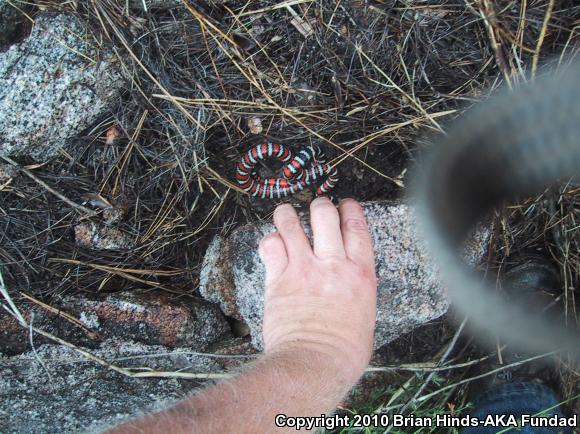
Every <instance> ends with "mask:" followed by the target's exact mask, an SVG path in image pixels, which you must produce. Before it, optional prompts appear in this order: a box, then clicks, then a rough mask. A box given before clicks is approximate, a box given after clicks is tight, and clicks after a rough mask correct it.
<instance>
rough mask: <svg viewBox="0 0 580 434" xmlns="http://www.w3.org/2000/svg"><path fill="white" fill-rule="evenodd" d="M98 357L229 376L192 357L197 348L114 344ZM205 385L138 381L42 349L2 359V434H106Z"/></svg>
mask: <svg viewBox="0 0 580 434" xmlns="http://www.w3.org/2000/svg"><path fill="white" fill-rule="evenodd" d="M91 353H92V354H93V355H94V356H96V357H99V358H100V359H103V360H106V361H108V362H109V363H114V364H115V365H117V366H119V367H122V368H133V369H135V370H136V371H139V370H140V371H143V370H144V369H151V370H155V371H164V372H177V371H179V372H181V373H185V372H191V373H196V374H202V373H215V372H220V371H221V369H220V367H219V366H217V365H216V364H215V362H214V358H213V357H208V356H205V355H200V354H195V353H192V352H191V350H190V349H189V348H181V349H178V350H174V351H168V349H167V348H166V347H163V346H146V345H141V344H136V343H130V342H119V341H106V342H105V343H104V344H103V346H102V347H101V348H100V349H99V350H96V351H95V350H93V351H91ZM203 381H204V380H200V379H183V378H131V377H127V376H125V375H122V374H120V373H117V372H114V371H112V370H110V369H108V368H107V367H103V366H101V365H99V364H97V363H95V362H92V361H88V360H87V359H86V358H85V357H83V356H82V355H80V354H79V353H78V352H76V351H74V350H72V349H70V348H68V347H66V346H61V345H48V344H45V345H40V346H38V347H36V349H35V351H31V352H29V353H25V354H21V355H18V356H13V357H0V396H2V405H0V432H2V433H14V434H20V433H22V434H45V433H73V432H90V433H95V432H101V431H102V430H103V429H105V428H107V427H110V426H113V425H115V424H117V423H118V422H121V421H123V420H126V419H129V418H131V417H133V416H136V415H138V414H144V413H148V412H150V411H155V410H158V409H161V408H163V407H165V406H167V405H168V404H170V403H172V402H174V401H176V400H179V399H181V398H184V397H185V396H187V395H189V394H190V393H191V392H192V391H194V390H195V389H196V388H199V387H200V386H201V385H203Z"/></svg>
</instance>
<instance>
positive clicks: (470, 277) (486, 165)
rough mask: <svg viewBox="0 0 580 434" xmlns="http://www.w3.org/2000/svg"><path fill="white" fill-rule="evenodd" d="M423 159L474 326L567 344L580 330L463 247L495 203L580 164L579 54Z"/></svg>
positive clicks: (427, 191)
mask: <svg viewBox="0 0 580 434" xmlns="http://www.w3.org/2000/svg"><path fill="white" fill-rule="evenodd" d="M433 149H434V152H432V154H431V155H430V157H429V158H428V159H427V163H426V164H424V165H422V166H419V167H418V171H417V173H416V177H417V178H419V181H418V183H417V186H416V188H415V194H416V196H417V197H418V199H419V211H420V220H421V221H422V226H423V229H424V235H425V236H426V238H427V242H428V244H429V245H430V247H431V249H432V252H433V254H434V257H436V258H437V259H438V260H439V261H438V262H439V264H440V267H441V272H442V277H443V279H444V281H445V284H446V285H447V287H448V288H449V294H450V298H451V301H452V302H453V303H454V304H455V306H456V308H457V309H458V310H459V311H461V312H462V313H464V314H465V315H468V316H469V318H470V320H471V322H472V323H473V326H474V328H475V329H478V330H479V331H480V332H491V334H493V335H495V336H502V337H504V338H505V339H506V340H508V341H509V342H512V343H515V344H516V345H519V346H520V347H521V348H525V349H526V350H527V351H534V352H537V351H553V350H557V349H565V350H569V351H571V353H573V354H575V355H576V356H578V354H579V349H580V339H578V337H577V336H576V335H574V334H573V333H571V332H568V331H566V330H565V329H564V328H562V327H560V326H557V325H556V324H555V323H552V322H550V321H547V320H546V319H543V318H540V317H535V316H532V315H530V314H529V313H528V312H527V311H525V310H524V309H523V307H522V306H519V305H516V304H513V303H512V304H507V303H506V302H505V301H504V300H502V299H501V298H500V297H499V296H498V295H497V294H496V293H495V291H494V290H493V289H494V288H491V287H487V285H486V284H484V283H483V282H482V279H481V278H480V277H477V276H475V275H474V274H473V273H472V272H470V271H469V270H468V269H467V268H466V266H465V265H464V264H463V262H462V260H461V259H460V257H459V255H458V253H457V252H458V250H459V249H458V247H459V245H460V244H461V243H462V241H463V240H465V238H466V237H467V235H468V233H469V231H470V230H471V229H472V228H473V227H474V226H475V224H476V222H477V221H478V220H479V219H481V218H482V217H483V216H484V215H485V214H487V213H489V212H490V211H491V210H492V209H493V208H494V207H496V206H498V205H501V204H502V203H505V202H506V201H508V200H514V199H517V198H519V197H522V196H524V195H525V196H530V195H534V194H537V193H541V192H542V191H544V189H545V188H546V187H547V186H549V185H550V184H554V183H557V182H559V181H560V182H567V181H569V180H570V178H571V177H573V176H575V175H577V174H578V173H579V172H580V64H572V65H568V66H567V67H566V68H565V69H564V70H563V71H559V72H558V73H554V72H553V71H546V73H545V74H543V77H542V78H539V79H538V80H536V81H535V82H533V83H532V84H526V85H522V86H521V87H520V88H519V89H517V90H516V91H513V92H507V91H504V92H503V93H501V94H499V95H498V96H496V97H492V98H490V99H489V100H488V101H486V102H484V103H482V104H480V105H479V106H478V107H476V108H475V109H474V110H471V112H470V113H469V114H467V115H466V116H464V117H463V118H462V119H461V120H460V121H459V122H456V123H455V125H453V127H452V128H451V129H450V131H449V134H448V136H447V137H445V138H444V139H442V140H441V143H437V144H436V146H434V147H433Z"/></svg>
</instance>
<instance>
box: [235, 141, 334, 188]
mask: <svg viewBox="0 0 580 434" xmlns="http://www.w3.org/2000/svg"><path fill="white" fill-rule="evenodd" d="M266 158H275V159H277V160H280V161H281V162H282V163H284V164H285V165H284V168H283V172H282V173H283V176H282V177H278V178H263V177H261V176H260V175H259V174H258V173H257V171H256V164H257V163H258V161H260V160H265V159H266ZM323 178H326V179H324V181H323V182H322V184H320V186H319V187H318V188H317V189H316V195H317V196H322V195H325V194H327V193H328V192H329V190H331V189H332V188H334V186H335V185H336V183H337V182H338V172H337V170H336V169H335V168H334V167H332V166H331V165H330V164H328V163H327V162H326V157H325V155H324V153H323V152H322V150H321V149H320V148H319V147H318V146H305V147H303V148H301V149H300V150H299V151H298V153H297V154H294V153H293V152H292V151H291V150H290V149H288V148H287V147H286V146H284V145H279V144H277V143H271V142H267V143H262V144H258V145H254V146H252V147H251V148H250V149H248V151H247V152H246V153H245V154H244V156H243V157H242V159H241V161H240V162H239V163H238V165H237V170H236V180H237V181H238V184H239V185H240V187H241V189H242V190H244V191H245V192H247V193H249V194H250V195H252V196H256V197H260V198H262V199H280V198H282V197H286V196H289V195H291V194H294V193H297V192H299V191H302V190H304V188H305V187H307V186H309V185H310V184H312V183H314V182H315V181H317V180H322V179H323Z"/></svg>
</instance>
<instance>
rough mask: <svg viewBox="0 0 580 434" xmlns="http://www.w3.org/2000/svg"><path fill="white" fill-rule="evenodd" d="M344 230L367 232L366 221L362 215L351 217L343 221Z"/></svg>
mask: <svg viewBox="0 0 580 434" xmlns="http://www.w3.org/2000/svg"><path fill="white" fill-rule="evenodd" d="M344 226H345V228H346V230H348V231H351V232H356V233H368V226H367V222H366V220H365V218H364V217H351V218H348V219H347V220H346V221H345V222H344Z"/></svg>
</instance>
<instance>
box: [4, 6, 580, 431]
mask: <svg viewBox="0 0 580 434" xmlns="http://www.w3.org/2000/svg"><path fill="white" fill-rule="evenodd" d="M194 3H195V4H194ZM287 3H288V4H280V2H272V1H262V0H260V1H257V2H250V3H248V2H241V1H237V0H224V1H221V0H220V1H209V0H208V1H203V2H181V1H171V2H170V1H165V2H164V1H154V0H132V1H129V2H125V1H116V0H102V1H95V2H86V3H85V2H57V1H50V0H36V1H32V2H24V1H20V0H10V1H8V0H0V277H1V278H2V279H0V290H1V291H0V292H1V295H2V297H0V307H1V308H0V396H1V397H2V399H1V403H0V432H2V433H3V432H21V433H47V432H76V431H89V432H92V431H98V430H99V429H100V428H102V427H104V426H107V425H110V424H113V423H115V422H116V421H118V420H121V419H123V418H126V417H128V416H130V415H131V414H135V413H138V412H143V411H148V410H150V409H152V408H157V407H159V406H162V405H163V404H164V403H165V402H167V401H171V400H174V399H178V398H180V397H183V396H185V395H186V394H188V393H191V392H192V391H194V390H195V389H196V388H197V387H199V386H200V385H203V384H204V382H207V381H213V380H219V379H220V378H224V377H227V376H228V375H229V374H230V373H231V372H233V371H235V370H236V369H238V367H239V366H241V365H242V364H243V363H245V362H247V361H248V360H251V358H252V357H254V355H255V354H256V353H257V352H259V350H260V348H261V336H260V331H261V318H262V310H263V306H262V294H263V286H262V285H263V283H262V282H263V267H262V264H261V263H260V261H259V259H258V256H257V254H256V248H257V244H258V242H259V239H260V237H261V236H263V234H265V233H268V232H269V231H271V230H272V225H271V224H270V223H269V220H270V216H271V211H272V210H273V208H274V206H275V205H276V203H278V202H280V201H266V200H260V199H252V198H249V197H247V196H246V195H244V194H242V193H241V192H240V191H238V190H237V188H236V186H235V184H234V181H233V180H234V177H233V174H234V167H235V163H236V162H237V161H238V159H239V158H240V156H241V155H242V153H243V152H244V151H245V150H246V149H247V147H248V146H249V145H250V144H253V143H256V142H257V141H261V140H273V141H279V142H281V143H286V144H289V145H291V146H294V147H298V146H300V145H301V144H304V143H319V144H321V145H322V146H323V147H324V149H325V152H326V153H327V154H328V155H329V156H330V158H331V161H332V163H333V164H335V165H336V167H337V168H338V169H339V173H340V177H341V180H340V182H339V184H338V186H337V189H336V190H335V191H334V192H333V198H335V199H338V198H342V197H355V198H357V199H358V200H360V201H362V202H364V204H365V205H364V206H365V212H366V213H367V217H368V219H369V222H370V226H371V232H372V235H373V241H374V244H375V254H376V258H377V263H376V265H377V273H378V277H379V306H378V308H379V311H378V323H377V333H376V336H375V346H376V349H377V351H376V354H375V358H374V359H373V366H375V368H377V367H381V366H382V367H383V368H384V369H376V370H375V371H373V372H369V373H368V374H367V376H366V377H365V380H364V381H363V382H362V383H361V386H360V387H359V388H358V389H357V390H356V391H355V393H354V394H353V396H352V397H351V399H350V400H349V401H348V402H346V403H345V404H344V406H345V408H350V406H356V405H358V404H356V403H357V402H358V403H360V402H361V400H363V401H365V402H371V398H370V396H371V395H373V394H374V392H373V391H375V390H376V389H377V385H378V388H379V389H380V390H383V389H384V388H385V384H389V385H391V388H390V389H388V391H387V392H386V393H384V394H382V395H380V396H381V398H380V399H382V400H383V401H381V402H380V403H377V406H383V405H386V403H388V404H389V405H390V406H393V407H394V408H400V407H401V406H402V405H403V404H404V402H407V403H412V404H413V405H419V404H416V403H415V402H414V401H412V400H409V399H410V398H412V395H413V393H415V391H417V390H418V391H424V392H425V393H427V391H429V390H432V388H434V387H435V388H436V387H439V385H440V384H442V382H444V381H447V382H449V383H453V382H454V381H457V380H458V379H459V378H464V376H465V375H468V374H469V370H468V369H469V368H470V367H472V366H475V365H478V364H477V360H478V357H481V354H479V353H476V352H475V350H473V346H472V345H471V342H470V341H469V339H465V340H463V338H462V339H459V340H457V339H453V336H454V334H455V333H456V327H455V323H454V322H452V321H448V317H447V316H446V313H447V311H448V308H449V302H448V300H447V298H446V294H445V289H444V288H443V287H442V286H441V284H440V282H439V279H438V272H437V268H436V266H435V261H434V259H433V258H430V257H429V255H428V254H427V253H426V250H425V248H424V246H423V245H422V242H421V236H420V234H419V233H418V229H417V227H416V224H415V211H414V208H413V205H412V202H411V201H409V200H407V199H405V198H404V196H405V191H406V190H405V186H406V185H407V184H410V183H412V179H409V173H411V172H410V171H408V170H407V168H408V167H410V164H411V162H412V161H413V160H415V158H416V157H417V155H420V151H421V149H422V148H423V147H425V146H429V144H430V143H431V142H432V139H433V138H436V137H437V135H438V134H441V133H442V131H444V130H445V127H446V125H447V123H448V122H449V121H450V120H452V119H453V118H456V117H458V116H460V114H461V113H462V112H463V111H464V110H466V109H468V108H469V107H470V105H472V104H474V103H476V102H477V101H478V100H480V99H481V98H485V97H486V95H487V94H489V93H493V92H494V90H495V89H496V88H497V87H498V86H499V85H500V84H501V83H509V85H512V86H513V85H517V84H518V83H519V82H523V81H524V80H526V79H527V78H526V77H527V76H528V75H529V72H530V70H531V69H532V68H533V65H534V63H540V64H542V63H543V62H548V61H552V62H558V61H560V62H562V61H564V59H567V58H569V57H573V56H574V55H575V54H576V53H577V50H578V42H579V40H578V32H577V27H578V20H580V8H579V6H578V5H576V4H575V2H574V1H566V0H557V1H554V2H546V1H543V0H542V1H532V2H519V1H516V2H486V1H483V2H477V3H472V2H463V1H461V2H454V1H452V0H441V1H436V2H427V3H425V2H415V1H399V0H392V1H391V0H389V1H358V0H356V1H355V0H352V1H343V2H318V1H308V0H306V1H299V2H287ZM278 169H279V167H277V166H276V165H274V164H265V165H264V166H263V167H261V168H260V171H261V172H262V173H266V174H269V175H273V174H275V173H277V170H278ZM490 176H492V175H490ZM578 195H580V190H578V189H577V188H576V187H574V186H573V185H566V186H564V187H561V188H560V187H555V188H554V189H553V190H550V191H547V192H546V193H545V194H544V195H542V196H541V197H539V198H530V199H522V202H521V203H520V204H516V205H513V206H511V207H508V208H506V209H504V210H498V211H497V213H496V214H495V215H492V216H490V218H489V220H488V221H486V222H485V223H484V224H482V226H481V227H480V228H479V230H478V231H476V233H475V234H474V236H473V239H472V241H471V242H470V243H469V244H468V245H467V246H466V248H465V252H464V255H465V258H466V260H467V262H469V263H470V264H471V265H472V266H474V267H475V268H481V269H483V270H485V271H486V272H487V273H490V274H493V273H495V272H496V271H497V270H501V268H502V267H503V264H504V262H505V261H506V260H509V258H510V257H511V255H513V254H515V253H517V252H519V251H523V250H529V249H534V250H540V251H543V252H545V253H547V254H548V255H550V256H551V257H552V258H554V261H555V263H556V264H557V265H558V266H559V269H560V271H561V274H562V277H563V280H564V281H565V282H566V285H565V286H566V288H565V296H564V297H563V300H564V301H565V303H566V307H567V309H566V310H565V311H566V315H568V317H567V318H568V320H569V322H571V323H574V321H576V317H575V314H574V312H576V310H575V309H576V303H575V298H574V288H575V287H576V285H577V282H578V271H579V270H580V258H579V256H578V251H579V249H578V243H579V242H580V237H578V233H579V232H578V225H577V219H578V218H579V217H580V216H579V215H578V206H577V203H578V197H579V196H578ZM312 197H313V194H312V191H307V192H303V193H301V194H300V195H297V196H295V197H293V198H291V199H290V200H289V201H290V202H291V203H292V204H294V205H295V206H296V207H297V208H299V209H301V210H302V214H303V217H304V219H305V222H307V214H306V213H305V211H304V210H306V209H307V205H308V203H309V201H310V200H311V199H312ZM306 227H307V228H308V225H307V224H306ZM448 345H451V348H450V350H449V352H447V354H448V355H452V357H451V358H450V359H449V360H442V359H441V354H442V353H443V350H444V349H447V348H448ZM442 349H443V350H442ZM464 362H465V363H466V365H465V366H466V368H464V369H455V368H449V371H441V377H437V378H436V381H432V380H433V377H432V376H431V377H428V375H429V372H430V371H429V369H431V368H433V367H435V366H438V364H439V363H444V364H445V366H452V364H453V363H457V364H459V365H461V364H462V363H464ZM450 364H451V365H450ZM562 377H563V378H564V380H563V381H561V391H562V393H563V395H564V396H565V397H566V398H569V397H572V396H575V395H577V389H576V387H577V378H576V377H577V376H576V375H575V374H574V369H570V367H569V366H568V367H565V369H564V368H563V369H562ZM385 378H387V380H388V382H387V380H386V379H385ZM425 378H429V381H428V382H427V383H429V384H426V383H423V382H424V380H425ZM403 385H404V387H403ZM367 386H368V387H367ZM397 388H398V389H397ZM424 389H425V390H424ZM464 391H465V390H464V388H457V389H453V393H452V394H450V395H446V394H445V395H441V400H440V401H439V400H438V399H439V397H437V398H436V400H435V401H434V400H427V401H426V402H427V403H428V405H430V406H432V407H433V408H436V407H437V406H439V407H441V408H443V410H442V411H451V412H453V408H455V407H453V408H452V407H451V406H450V404H452V403H453V406H456V405H457V407H461V406H462V405H463V404H466V399H467V398H466V396H467V395H466V394H465V393H464ZM373 399H374V398H373ZM403 400H409V401H403ZM455 403H457V404H455ZM448 404H449V405H448ZM397 405H398V406H399V407H397ZM569 405H570V407H573V405H574V402H573V401H571V403H569ZM439 407H437V408H439ZM413 408H417V409H420V406H419V407H413ZM373 411H374V409H373Z"/></svg>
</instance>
